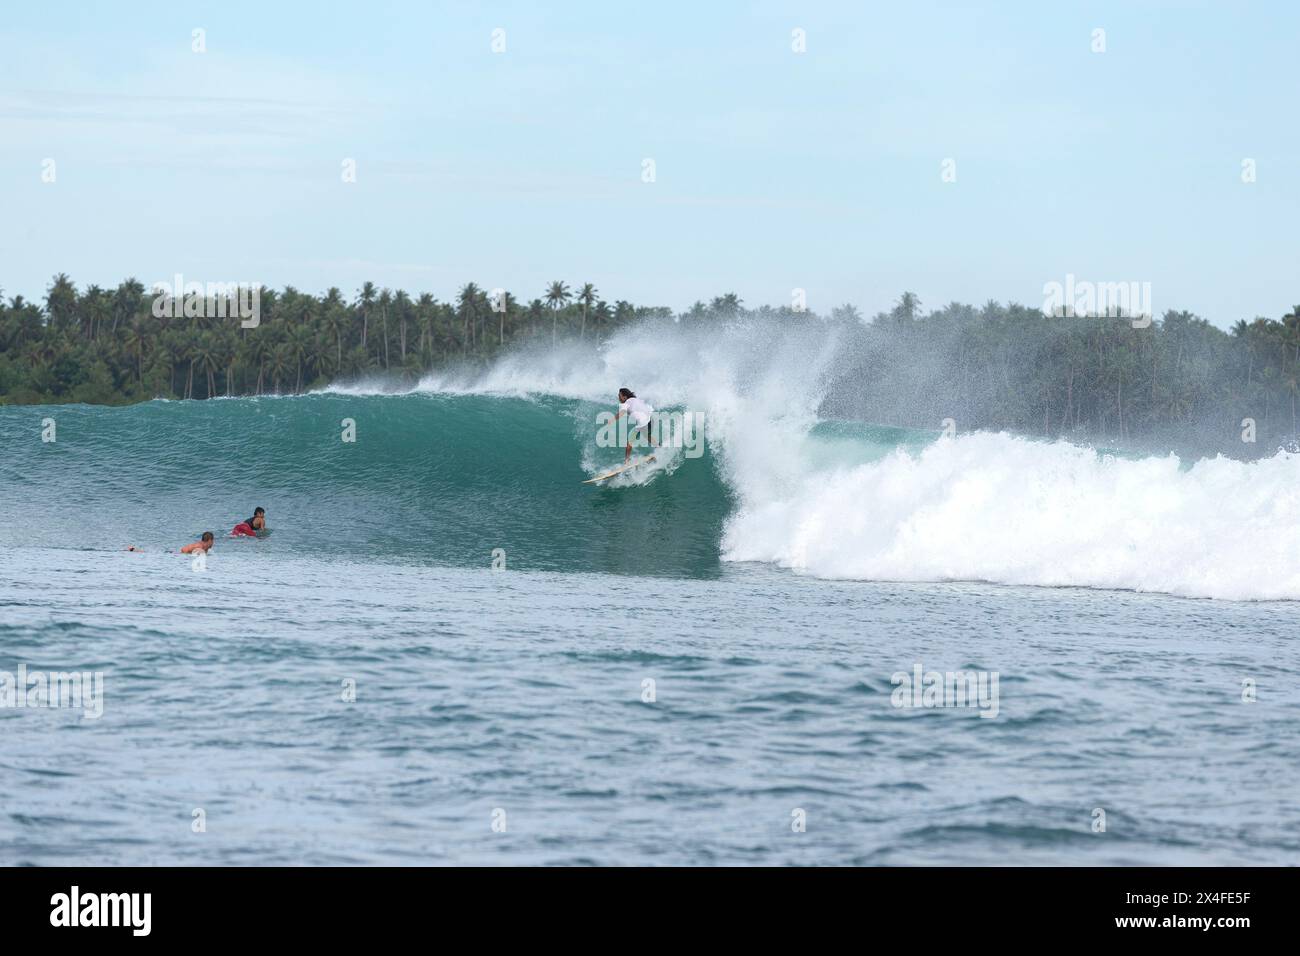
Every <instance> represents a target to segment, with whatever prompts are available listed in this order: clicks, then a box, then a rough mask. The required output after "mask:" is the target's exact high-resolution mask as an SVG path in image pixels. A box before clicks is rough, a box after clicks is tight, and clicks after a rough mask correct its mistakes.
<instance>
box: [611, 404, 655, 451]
mask: <svg viewBox="0 0 1300 956" xmlns="http://www.w3.org/2000/svg"><path fill="white" fill-rule="evenodd" d="M654 413H655V410H654V409H653V408H651V407H650V403H649V402H647V401H646V400H645V399H642V398H637V397H636V393H635V392H633V391H632V389H630V388H620V389H619V390H618V414H617V415H615V416H614V421H618V420H619V419H620V418H622V417H623V416H624V415H627V416H628V417H629V418H631V419H632V422H633V428H632V432H631V434H629V435H628V436H627V448H625V449H623V464H625V465H626V464H627V462H628V459H629V458H631V457H632V442H633V441H634V440H635V439H636V438H637V433H638V432H640V431H642V430H643V429H644V431H645V437H646V438H647V439H649V441H650V444H651V445H653V444H654V443H655V439H654V435H653V433H652V432H651V430H650V422H651V416H652V415H654Z"/></svg>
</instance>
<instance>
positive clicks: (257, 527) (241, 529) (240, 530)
mask: <svg viewBox="0 0 1300 956" xmlns="http://www.w3.org/2000/svg"><path fill="white" fill-rule="evenodd" d="M264 530H266V509H265V508H254V509H253V517H251V518H249V519H248V520H247V521H241V522H239V524H237V525H235V527H234V529H233V530H232V531H231V532H230V536H231V537H232V538H237V537H239V536H240V535H244V536H246V537H249V538H256V537H257V532H259V531H264Z"/></svg>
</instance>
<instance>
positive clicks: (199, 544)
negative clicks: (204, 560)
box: [181, 531, 215, 554]
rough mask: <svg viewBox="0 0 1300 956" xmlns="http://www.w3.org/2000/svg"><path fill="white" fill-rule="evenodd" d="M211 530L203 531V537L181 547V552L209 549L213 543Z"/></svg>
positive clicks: (187, 552)
mask: <svg viewBox="0 0 1300 956" xmlns="http://www.w3.org/2000/svg"><path fill="white" fill-rule="evenodd" d="M214 540H215V539H214V538H213V537H212V532H211V531H205V532H203V537H202V538H200V539H199V540H198V541H194V542H192V543H190V544H187V545H185V547H183V548H181V554H189V553H190V552H192V551H211V550H212V545H213V543H214Z"/></svg>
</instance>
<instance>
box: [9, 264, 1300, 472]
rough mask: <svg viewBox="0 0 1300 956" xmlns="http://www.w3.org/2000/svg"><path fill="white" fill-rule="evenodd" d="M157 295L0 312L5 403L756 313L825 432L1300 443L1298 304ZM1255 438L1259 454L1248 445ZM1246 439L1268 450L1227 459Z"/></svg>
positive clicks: (88, 298)
mask: <svg viewBox="0 0 1300 956" xmlns="http://www.w3.org/2000/svg"><path fill="white" fill-rule="evenodd" d="M156 298H157V297H156V295H155V294H154V293H153V292H152V291H150V290H146V289H145V287H144V286H143V285H142V284H141V283H139V282H137V281H135V280H134V279H128V280H127V281H125V282H123V283H122V284H120V285H119V286H118V287H117V288H116V289H111V290H110V289H103V288H100V287H98V286H94V285H92V286H89V287H87V288H86V289H85V290H84V291H80V292H79V291H78V290H77V288H76V287H75V285H74V284H73V283H72V281H71V280H70V279H69V278H68V277H67V276H66V275H62V274H61V275H58V276H56V277H55V278H54V280H53V281H52V283H51V284H50V287H49V289H48V290H47V294H46V298H45V303H44V305H43V306H42V305H39V304H37V303H34V302H28V301H25V300H24V299H23V298H22V297H21V296H15V297H13V298H11V299H9V300H8V301H7V302H5V301H4V300H3V298H2V297H0V403H2V404H56V403H61V402H87V403H100V404H125V403H129V402H136V401H142V400H148V399H152V398H160V397H161V398H193V399H204V398H211V397H215V396H220V395H258V394H266V393H270V392H276V393H284V392H301V391H305V390H309V389H313V388H318V387H320V386H322V385H325V384H327V383H329V382H331V381H335V380H339V379H355V378H358V377H362V376H371V375H388V376H391V377H395V378H402V379H405V380H407V381H414V380H417V379H418V378H419V377H420V376H421V375H423V374H424V373H426V372H428V371H430V370H433V369H436V368H439V367H445V366H448V365H452V364H456V365H465V364H471V365H472V364H486V363H487V362H489V361H490V360H491V359H492V357H493V356H495V355H496V354H497V353H498V352H500V351H501V350H502V349H505V348H509V347H512V346H516V345H520V344H527V343H529V342H534V343H536V344H539V345H542V344H553V343H555V342H558V341H560V340H562V339H564V340H567V339H578V340H588V341H599V340H603V339H605V338H607V337H608V336H609V335H611V334H613V333H614V332H616V331H617V330H618V329H620V328H622V327H625V326H627V325H629V324H631V323H635V322H654V323H664V324H686V325H691V324H697V323H707V322H725V321H729V320H733V319H736V318H740V317H746V318H757V319H759V320H762V319H764V318H766V319H770V320H772V321H780V322H786V323H807V324H808V326H809V334H818V335H835V336H837V337H838V339H839V341H838V346H837V349H836V356H837V360H836V362H835V367H834V369H833V370H832V372H831V373H830V374H831V377H832V381H831V382H830V383H828V384H829V387H828V389H827V398H826V401H825V404H824V408H823V412H824V413H825V414H827V415H831V416H837V417H846V418H861V419H866V420H869V421H875V422H882V423H887V424H897V425H905V426H914V427H922V428H937V427H939V423H940V422H942V421H943V420H944V419H953V420H954V422H955V423H956V424H957V426H958V427H959V428H961V429H1009V430H1013V431H1017V432H1021V433H1026V434H1031V435H1045V436H1069V437H1074V438H1081V439H1085V440H1091V441H1109V442H1114V443H1117V444H1133V443H1142V442H1148V443H1149V442H1152V441H1156V442H1159V441H1165V440H1168V441H1177V442H1178V443H1179V444H1181V445H1184V446H1185V445H1187V444H1189V443H1191V444H1198V445H1202V446H1205V447H1206V448H1207V449H1209V448H1219V449H1220V450H1225V451H1229V452H1230V453H1233V454H1245V455H1251V454H1255V453H1264V452H1269V451H1271V450H1272V449H1275V448H1276V447H1278V445H1279V444H1284V443H1286V442H1288V441H1292V440H1294V439H1295V437H1296V436H1297V434H1300V427H1298V424H1300V423H1298V417H1300V408H1298V407H1297V405H1298V402H1297V399H1300V306H1296V307H1293V308H1291V310H1290V311H1289V312H1286V313H1284V314H1282V315H1281V316H1279V317H1278V318H1269V317H1255V318H1253V319H1250V320H1246V319H1242V320H1240V321H1238V322H1237V323H1236V324H1235V325H1233V326H1232V327H1231V329H1230V330H1228V331H1224V330H1223V329H1220V328H1218V327H1216V326H1214V325H1211V324H1210V323H1209V322H1207V321H1205V320H1204V319H1202V318H1199V317H1197V316H1195V315H1193V314H1192V313H1190V312H1186V311H1176V310H1171V311H1168V312H1166V313H1165V314H1164V315H1163V316H1162V317H1161V318H1159V319H1156V320H1154V321H1151V322H1150V323H1149V324H1148V323H1141V322H1139V323H1136V326H1137V327H1135V323H1134V322H1133V321H1132V320H1131V319H1130V318H1128V317H1126V316H1114V317H1108V316H1096V315H1093V316H1077V317H1068V318H1056V317H1048V316H1045V315H1044V314H1043V313H1042V311H1041V310H1039V309H1036V308H1031V307H1027V306H1023V305H1017V304H1012V303H1008V304H1005V305H1003V304H1000V303H996V302H988V303H986V304H985V305H984V306H982V307H976V306H971V305H963V304H960V303H951V304H949V305H947V306H944V307H943V308H940V309H937V310H931V311H928V312H925V311H923V310H922V309H921V304H920V302H919V300H918V299H917V297H916V296H915V295H913V294H911V293H905V294H904V295H903V296H902V297H901V298H900V299H899V300H898V302H897V304H896V305H895V306H894V307H893V308H892V309H891V310H889V311H886V312H881V313H879V314H877V315H876V316H874V317H873V318H872V319H870V320H869V321H865V320H864V319H863V317H862V316H861V315H860V314H859V313H858V311H857V309H855V308H854V307H853V306H851V305H844V306H841V307H839V308H836V309H833V310H831V312H830V313H829V314H827V315H817V314H816V313H813V312H807V311H795V310H793V309H791V308H789V307H785V308H776V309H774V308H771V307H769V306H763V307H760V308H758V309H753V310H750V309H746V308H745V306H744V303H743V302H742V301H741V299H740V298H739V297H738V296H736V295H735V294H733V293H727V294H725V295H722V296H719V297H717V298H715V299H713V300H712V301H711V302H709V303H707V304H706V303H703V302H697V303H695V304H694V305H693V306H692V307H691V308H690V309H688V310H686V311H685V312H681V313H674V312H673V311H672V310H670V309H667V308H662V307H655V308H647V307H639V306H635V305H633V304H632V303H630V302H627V301H624V300H619V301H616V302H614V303H612V304H611V303H609V302H607V301H606V300H605V299H603V298H601V296H600V293H599V292H598V291H597V290H596V288H595V287H594V286H593V285H592V284H591V283H583V284H578V285H575V286H573V287H570V286H569V285H567V284H566V283H564V282H559V281H556V282H552V283H550V284H549V286H548V287H547V288H546V290H545V291H544V292H543V294H542V295H541V296H539V297H537V298H534V299H532V300H531V301H530V302H527V303H524V302H522V301H520V300H518V299H516V298H515V296H513V295H512V294H510V293H508V292H498V293H496V294H494V293H492V292H489V291H488V290H485V289H482V288H480V287H479V286H477V285H476V284H474V283H472V282H471V283H468V284H467V285H465V286H464V287H463V288H461V289H460V291H459V293H458V294H457V296H456V298H455V299H454V300H453V301H448V302H443V301H438V300H437V299H435V298H434V297H433V296H431V295H428V294H424V295H420V296H418V297H416V298H412V297H411V296H409V295H408V294H407V293H405V292H402V291H391V290H388V289H379V288H377V287H376V286H375V285H374V284H373V283H370V282H367V283H365V284H364V285H363V286H362V287H361V288H360V289H359V290H357V292H356V293H355V295H354V296H353V297H352V299H351V301H348V299H346V298H345V296H344V295H343V293H342V292H340V290H338V289H337V288H331V289H329V290H328V291H327V292H326V293H325V294H324V295H320V296H317V295H311V294H308V293H303V292H300V291H298V290H296V289H294V288H292V287H288V288H285V289H284V290H283V291H275V290H270V289H266V288H263V289H260V290H259V299H260V314H259V321H258V325H257V326H256V327H255V328H244V327H241V323H240V322H238V321H237V320H232V319H228V318H227V319H210V318H204V317H203V315H199V316H195V317H193V318H185V317H179V318H174V317H170V316H166V315H164V316H163V317H158V316H156V315H155V309H154V303H155V300H156ZM203 311H204V313H205V314H207V315H212V314H214V312H215V310H209V309H205V310H203ZM1247 422H1248V423H1249V425H1246V424H1243V423H1247ZM1248 430H1250V431H1252V432H1253V435H1252V436H1251V437H1254V438H1255V441H1254V442H1253V443H1251V442H1240V438H1241V436H1242V435H1243V434H1245V432H1246V431H1248ZM1234 440H1235V441H1238V442H1239V443H1240V444H1242V445H1247V444H1252V445H1253V446H1254V447H1253V448H1235V447H1233V448H1227V447H1225V443H1226V442H1229V441H1234Z"/></svg>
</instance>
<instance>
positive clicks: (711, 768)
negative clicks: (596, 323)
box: [0, 327, 1300, 865]
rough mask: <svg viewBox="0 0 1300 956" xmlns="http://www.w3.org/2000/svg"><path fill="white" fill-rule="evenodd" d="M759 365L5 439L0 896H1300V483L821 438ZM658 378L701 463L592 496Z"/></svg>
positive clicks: (705, 358)
mask: <svg viewBox="0 0 1300 956" xmlns="http://www.w3.org/2000/svg"><path fill="white" fill-rule="evenodd" d="M748 331H750V330H746V329H744V328H743V327H742V328H738V329H735V330H730V331H725V332H723V333H721V334H719V333H718V332H716V331H714V332H712V333H711V334H710V335H709V337H708V338H707V340H706V339H702V338H696V337H693V336H692V335H691V334H688V333H685V332H682V333H679V334H676V335H673V336H669V337H668V338H667V340H665V337H664V336H663V335H662V334H658V335H651V334H649V333H648V332H644V331H641V332H638V331H633V332H628V333H624V334H622V335H621V336H619V337H617V338H616V339H615V340H614V341H613V342H612V343H610V345H609V346H608V347H606V348H604V349H602V350H599V351H598V350H594V349H582V348H578V347H573V348H565V349H561V350H559V351H557V352H555V353H550V354H547V355H545V356H535V355H534V356H517V357H514V358H508V359H505V360H502V361H501V362H499V363H498V364H497V365H496V366H494V367H493V368H492V369H489V370H487V371H486V372H476V373H466V374H464V375H460V376H444V377H440V378H431V379H429V380H426V381H425V382H422V383H420V384H419V385H418V386H416V387H414V388H410V389H407V390H404V391H403V390H394V389H392V388H391V387H387V386H379V385H374V384H367V383H360V384H357V385H354V386H351V387H347V388H338V389H332V390H329V391H327V392H324V393H318V394H312V395H306V396H300V397H284V398H278V397H263V398H257V399H229V400H215V401H210V402H150V403H145V404H142V405H138V406H133V407H130V408H122V409H105V408H92V407H85V406H71V407H58V408H13V407H0V703H4V704H5V706H0V769H2V770H3V772H4V779H5V786H4V788H3V790H2V791H0V794H2V795H0V863H5V864H41V865H45V864H76V863H83V864H339V863H356V864H378V863H395V864H469V865H480V864H515V863H518V864H806V865H836V864H911V863H922V864H939V863H949V864H1015V863H1035V864H1074V863H1081V864H1246V865H1251V864H1277V863H1284V864H1285V863H1294V862H1296V860H1297V858H1298V856H1300V854H1298V851H1300V741H1298V738H1297V733H1296V731H1297V721H1298V719H1300V700H1298V699H1297V686H1298V680H1300V660H1297V654H1296V651H1295V646H1296V639H1295V634H1296V627H1295V623H1296V609H1297V604H1296V603H1295V602H1296V601H1297V600H1298V599H1300V541H1298V539H1297V535H1296V534H1295V531H1296V530H1297V525H1298V524H1300V493H1298V492H1297V491H1296V488H1297V487H1300V485H1298V484H1297V479H1300V459H1297V458H1296V457H1295V456H1291V455H1287V454H1285V453H1280V454H1279V455H1277V456H1275V457H1273V458H1269V459H1265V460H1262V461H1259V462H1255V463H1250V464H1246V463H1241V462H1234V461H1229V460H1226V459H1215V460H1206V461H1180V460H1178V459H1176V458H1173V457H1172V456H1170V457H1162V458H1142V457H1137V456H1131V455H1130V456H1124V455H1116V454H1111V453H1107V452H1102V451H1098V450H1095V449H1091V448H1082V447H1077V446H1074V445H1069V444H1066V443H1060V442H1058V443H1049V442H1032V441H1028V440H1026V439H1022V438H1017V437H1015V436H1011V435H996V434H971V435H965V434H960V433H959V434H958V435H957V436H956V437H942V436H940V435H939V434H938V433H937V432H922V431H909V430H903V429H897V428H889V427H884V426H879V425H868V424H863V423H854V422H832V421H824V420H821V419H820V418H819V416H818V414H817V409H818V406H819V403H820V401H821V399H822V398H823V397H824V391H823V390H822V389H821V388H820V387H819V385H818V383H819V382H822V381H826V380H827V379H828V376H827V367H828V363H833V362H834V360H835V351H834V343H833V342H808V341H807V340H806V338H805V339H798V340H796V339H792V340H790V341H788V342H779V343H776V344H775V345H773V344H772V343H770V342H767V341H765V342H763V343H762V344H761V345H760V343H759V341H758V340H757V338H756V337H755V336H753V335H752V334H748ZM688 359H689V360H688ZM625 384H630V385H632V386H633V387H635V388H636V389H637V391H638V392H639V393H641V394H642V395H643V396H645V397H648V398H650V399H651V400H652V402H653V403H654V404H656V406H657V407H659V408H661V409H666V410H675V411H679V412H682V413H684V414H693V413H696V412H700V413H703V415H704V420H705V422H706V428H705V432H704V435H705V436H706V437H707V440H706V441H704V442H703V443H702V444H701V445H699V446H698V447H696V448H676V449H670V450H667V451H662V450H661V451H660V453H659V454H658V456H657V458H658V461H657V462H656V464H655V466H653V467H646V468H642V469H637V470H634V471H633V472H631V473H629V474H628V475H627V476H624V477H622V478H620V479H616V480H615V481H614V482H612V483H610V484H608V485H605V486H590V485H583V484H582V483H581V482H582V479H584V478H585V477H588V476H589V475H592V474H595V473H597V472H598V471H599V470H601V469H603V468H604V467H606V466H608V465H610V464H612V463H617V461H619V460H620V459H621V457H622V452H621V450H620V449H617V448H606V447H601V446H600V445H598V443H597V441H596V438H595V435H596V433H597V428H598V420H597V418H596V416H597V414H598V413H599V412H600V411H602V410H607V409H608V408H609V407H610V406H611V405H612V398H613V395H612V394H611V393H612V392H613V390H614V389H616V388H617V387H618V386H620V385H625ZM49 419H52V420H53V422H54V428H55V434H54V436H53V437H54V439H55V440H53V441H42V433H43V432H44V433H45V435H46V437H50V436H49V423H48V422H47V420H49ZM345 420H347V421H350V422H351V423H352V425H353V426H354V427H355V438H356V440H355V441H344V440H342V436H343V432H344V429H345V427H347V426H346V425H345ZM696 451H698V452H699V454H698V456H697V455H696V454H695V452H696ZM255 505H260V506H263V507H265V508H266V509H267V512H268V518H269V524H270V526H271V527H272V528H273V534H272V535H271V536H270V537H268V538H265V539H261V540H249V539H244V540H231V539H228V538H226V537H225V534H226V533H227V532H228V531H229V529H230V527H232V526H233V525H234V524H235V523H236V522H237V521H239V520H242V519H243V518H245V517H247V515H248V514H249V513H250V512H251V509H252V508H253V507H254V506H255ZM208 529H210V530H213V531H214V532H216V533H217V535H218V540H217V544H216V546H215V547H214V549H213V551H212V552H211V554H210V556H209V557H208V559H207V561H206V564H205V565H204V566H203V567H201V568H198V569H196V568H195V566H194V565H193V563H192V562H191V560H190V559H188V558H186V557H183V556H181V555H178V554H176V553H173V551H174V549H175V548H176V547H177V546H179V545H180V544H183V543H186V542H187V541H190V540H193V539H194V537H196V536H197V533H198V532H201V531H203V530H208ZM128 545H133V546H136V547H139V548H142V549H143V550H142V551H140V552H127V551H125V550H123V549H124V548H125V547H126V546H128ZM169 549H172V550H169ZM494 564H495V565H496V567H494ZM20 668H23V669H24V670H25V672H26V674H27V675H28V676H30V675H31V674H49V673H54V672H60V673H71V672H77V673H85V674H88V675H96V674H98V675H100V677H101V679H102V691H101V692H100V693H99V694H98V695H94V696H90V695H86V694H83V695H82V696H81V697H79V698H76V699H75V703H76V706H61V707H53V706H47V704H48V700H45V701H42V700H41V699H39V698H31V697H25V698H23V702H24V703H30V704H31V706H21V707H20V706H16V703H17V701H18V698H17V697H16V696H13V697H12V698H11V699H10V700H8V701H7V702H6V700H5V687H6V683H5V674H6V673H7V674H12V675H14V680H12V681H10V682H9V685H8V686H9V687H10V689H11V691H14V692H15V693H16V690H15V688H14V685H15V683H16V680H17V675H18V673H19V669H20ZM918 668H919V670H920V674H921V675H922V683H924V676H925V675H926V674H930V673H933V672H938V673H940V674H943V673H946V672H958V671H960V672H962V673H970V674H972V675H976V676H977V677H978V678H979V679H980V680H983V681H984V683H983V684H982V685H981V687H982V689H984V690H985V691H987V693H986V695H985V696H984V697H983V698H979V699H978V700H975V701H971V700H965V701H954V700H953V699H952V698H951V695H949V696H948V697H945V698H942V699H940V700H939V701H927V699H926V698H925V696H924V695H923V694H922V693H921V692H920V691H919V690H918V692H917V695H916V696H915V697H913V696H912V695H911V694H910V693H909V694H906V695H903V694H902V689H903V687H904V686H905V685H904V683H903V680H902V677H903V675H906V676H907V677H908V678H909V679H911V678H912V676H913V675H915V674H916V673H917V669H918ZM995 680H996V683H994V681H995ZM95 681H96V678H94V677H93V676H92V677H89V678H88V679H87V680H86V683H85V686H86V687H89V688H95V687H97V686H98V685H96V683H95ZM46 697H48V695H46ZM929 703H933V704H945V705H947V706H937V705H936V706H928V705H927V704H929ZM899 704H903V705H909V706H899ZM982 715H987V716H982Z"/></svg>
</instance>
